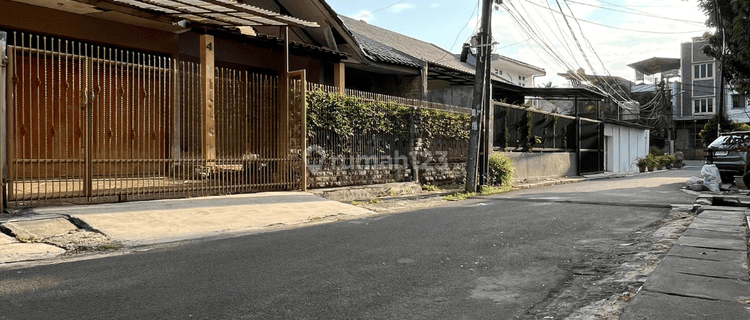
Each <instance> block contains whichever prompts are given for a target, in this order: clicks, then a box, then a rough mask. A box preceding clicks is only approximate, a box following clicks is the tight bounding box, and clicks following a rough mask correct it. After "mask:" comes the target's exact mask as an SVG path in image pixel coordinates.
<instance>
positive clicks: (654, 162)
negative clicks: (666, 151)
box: [644, 149, 659, 167]
mask: <svg viewBox="0 0 750 320" xmlns="http://www.w3.org/2000/svg"><path fill="white" fill-rule="evenodd" d="M652 150H653V149H652ZM644 160H645V162H646V166H647V167H656V166H658V165H659V160H658V159H657V156H656V155H654V154H653V153H649V154H648V155H647V156H646V158H644Z"/></svg>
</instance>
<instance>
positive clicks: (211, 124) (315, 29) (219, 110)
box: [0, 0, 360, 206]
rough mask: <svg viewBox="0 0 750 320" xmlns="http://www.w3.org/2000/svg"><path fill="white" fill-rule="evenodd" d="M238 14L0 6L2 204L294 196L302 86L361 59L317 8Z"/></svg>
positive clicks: (84, 4) (225, 6)
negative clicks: (3, 135) (291, 192)
mask: <svg viewBox="0 0 750 320" xmlns="http://www.w3.org/2000/svg"><path fill="white" fill-rule="evenodd" d="M247 3H252V5H250V4H247ZM247 3H245V2H243V1H240V2H231V1H200V0H196V1H191V2H190V3H188V4H182V5H177V4H176V3H175V2H153V1H145V0H122V1H100V2H96V5H92V4H91V2H90V1H71V0H60V1H54V2H51V1H32V0H29V1H26V0H19V1H9V0H0V32H2V33H4V35H5V37H4V38H5V39H7V41H2V44H3V48H2V50H3V53H4V54H5V56H7V57H8V59H7V63H6V64H5V68H4V71H5V73H6V76H5V77H3V81H2V84H0V90H2V91H3V96H5V99H3V101H2V102H0V104H2V107H3V108H2V109H3V110H7V112H6V118H5V119H3V121H5V123H6V125H5V126H4V128H6V129H7V131H6V137H7V140H6V141H3V142H4V146H6V147H7V149H6V150H7V152H4V154H3V157H2V164H3V166H4V170H3V171H4V172H5V173H6V175H5V181H6V185H5V186H4V187H5V190H6V193H5V194H6V195H7V198H6V199H4V200H5V201H6V202H8V203H9V204H11V205H16V206H34V205H44V204H45V203H55V202H59V201H60V199H65V201H69V202H72V203H90V202H111V201H124V200H132V199H153V198H163V197H175V196H200V195H210V194H218V193H240V192H253V191H264V190H294V189H303V188H304V187H305V185H306V184H305V180H304V179H305V175H304V174H302V173H303V172H304V161H303V159H302V157H301V155H302V152H301V150H303V149H304V132H305V131H304V126H303V123H304V118H303V117H304V99H300V95H299V93H300V92H304V91H301V88H302V87H304V86H303V85H302V84H303V83H305V81H307V80H310V81H312V82H316V83H323V84H330V85H336V84H337V82H338V83H340V82H342V79H343V72H344V68H343V61H344V60H346V61H349V62H351V61H358V59H360V57H358V56H357V54H358V52H359V50H358V49H357V48H356V46H357V45H356V42H355V41H354V40H353V38H352V37H351V36H350V35H349V34H348V33H347V32H346V31H345V30H344V28H343V27H342V26H341V25H340V21H338V22H337V20H336V19H335V18H331V19H327V18H326V17H335V14H333V13H332V11H331V10H330V8H328V7H327V6H326V5H325V3H324V2H322V1H292V0H280V1H247ZM248 19H249V20H248ZM248 26H252V27H248ZM341 85H342V86H343V83H341Z"/></svg>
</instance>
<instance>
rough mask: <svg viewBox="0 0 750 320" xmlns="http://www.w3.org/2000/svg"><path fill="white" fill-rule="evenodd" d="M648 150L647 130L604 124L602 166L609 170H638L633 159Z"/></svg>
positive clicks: (642, 155) (646, 152)
mask: <svg viewBox="0 0 750 320" xmlns="http://www.w3.org/2000/svg"><path fill="white" fill-rule="evenodd" d="M648 151H649V130H647V129H637V128H630V127H625V126H621V125H616V124H611V123H605V124H604V167H605V168H606V171H610V172H628V171H636V170H638V166H637V165H636V164H635V160H636V159H637V158H640V157H645V156H646V155H647V154H648Z"/></svg>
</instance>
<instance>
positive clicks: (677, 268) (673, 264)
mask: <svg viewBox="0 0 750 320" xmlns="http://www.w3.org/2000/svg"><path fill="white" fill-rule="evenodd" d="M659 267H660V268H666V269H667V270H669V271H670V272H679V273H684V274H693V275H701V276H709V277H721V278H731V279H739V280H745V281H747V280H750V279H748V276H747V262H745V261H742V262H727V261H712V260H704V259H692V258H685V257H676V256H666V257H664V258H663V259H662V260H661V262H659Z"/></svg>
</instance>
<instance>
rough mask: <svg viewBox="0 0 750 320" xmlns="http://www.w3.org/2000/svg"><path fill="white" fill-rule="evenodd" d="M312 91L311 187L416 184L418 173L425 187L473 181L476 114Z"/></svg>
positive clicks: (312, 88)
mask: <svg viewBox="0 0 750 320" xmlns="http://www.w3.org/2000/svg"><path fill="white" fill-rule="evenodd" d="M308 86H309V88H310V90H309V91H308V94H307V145H308V148H307V154H308V184H309V187H311V188H318V187H333V186H347V185H365V184H376V183H386V182H402V181H411V180H413V177H414V174H415V171H414V168H415V167H416V168H417V169H418V170H417V172H418V173H417V176H418V177H419V179H420V182H422V183H433V184H445V183H453V182H456V181H457V180H460V179H463V177H465V163H466V154H467V152H468V138H469V130H468V129H469V121H470V119H469V115H468V114H467V113H468V110H465V109H461V108H458V107H453V106H442V105H437V104H433V103H425V102H422V101H418V100H412V99H403V98H397V97H390V96H384V95H375V94H371V93H366V92H360V91H355V90H347V91H346V95H341V94H338V93H334V92H335V90H336V88H333V87H327V86H322V85H317V84H308ZM430 107H432V108H434V107H439V108H444V109H448V110H436V109H432V108H430ZM425 163H426V164H425ZM415 164H417V165H416V166H415Z"/></svg>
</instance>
